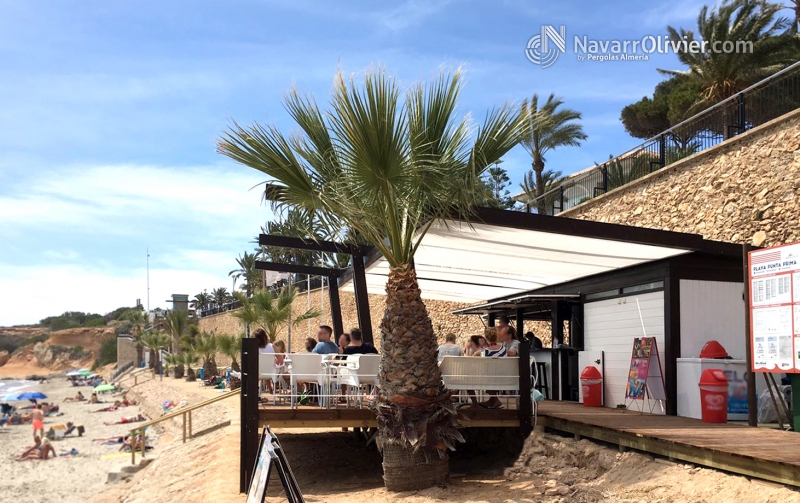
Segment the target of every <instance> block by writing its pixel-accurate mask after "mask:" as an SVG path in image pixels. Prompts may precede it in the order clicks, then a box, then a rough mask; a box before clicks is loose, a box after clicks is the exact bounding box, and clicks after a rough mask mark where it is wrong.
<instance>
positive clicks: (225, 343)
mask: <svg viewBox="0 0 800 503" xmlns="http://www.w3.org/2000/svg"><path fill="white" fill-rule="evenodd" d="M243 336H244V334H242V335H240V336H237V335H225V334H221V335H218V336H217V349H218V350H219V352H220V353H222V354H223V355H225V356H227V357H228V358H230V359H231V370H235V371H236V372H239V370H240V368H239V360H238V358H239V355H240V354H241V353H242V337H243Z"/></svg>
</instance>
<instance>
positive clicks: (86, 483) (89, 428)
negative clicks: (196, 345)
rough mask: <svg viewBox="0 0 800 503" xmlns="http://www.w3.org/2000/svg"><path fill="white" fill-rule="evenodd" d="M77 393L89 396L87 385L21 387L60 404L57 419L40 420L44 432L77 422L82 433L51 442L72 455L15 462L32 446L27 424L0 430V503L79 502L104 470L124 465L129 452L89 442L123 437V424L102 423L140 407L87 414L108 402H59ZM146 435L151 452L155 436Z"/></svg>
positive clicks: (57, 382)
mask: <svg viewBox="0 0 800 503" xmlns="http://www.w3.org/2000/svg"><path fill="white" fill-rule="evenodd" d="M78 390H80V391H81V392H82V393H83V394H84V395H85V396H87V397H88V396H89V395H91V388H90V387H88V386H81V387H73V386H72V385H71V384H70V383H69V382H68V381H66V379H65V378H63V377H59V378H53V379H50V382H49V383H45V384H41V385H36V386H33V387H30V388H26V389H25V391H40V392H42V393H44V394H45V395H47V397H48V399H47V400H44V401H46V402H54V403H57V404H58V405H59V406H60V409H61V412H62V413H63V415H62V416H55V417H47V418H45V421H44V425H45V431H47V429H49V428H50V427H51V426H52V425H55V424H66V423H67V421H70V422H73V423H75V424H82V425H83V426H84V428H85V429H86V433H85V434H84V435H83V437H80V438H79V437H77V435H75V434H73V435H71V436H68V437H66V438H64V439H62V440H54V441H53V442H52V444H53V447H54V448H55V450H56V453H62V452H67V451H70V450H71V449H76V450H77V451H78V454H77V455H76V456H72V457H59V458H55V459H52V458H51V459H49V460H47V461H21V462H18V461H15V460H14V458H15V457H17V456H18V455H19V454H21V453H22V452H23V451H24V450H25V449H26V448H27V447H30V446H31V445H33V428H32V426H31V423H25V424H22V425H14V426H6V427H5V428H0V470H2V473H3V476H2V477H0V495H2V497H0V501H15V502H19V503H40V502H42V501H58V502H61V503H73V502H75V503H78V502H83V501H85V500H86V499H87V497H88V496H89V495H91V494H95V493H97V492H100V491H102V490H103V487H104V484H105V483H106V480H107V478H108V473H109V472H113V471H119V469H120V468H122V467H123V466H126V465H129V464H130V454H127V455H126V454H121V453H118V450H119V445H104V444H100V443H98V442H93V441H92V439H94V438H107V437H111V436H112V435H124V434H126V433H127V431H128V430H127V426H125V425H114V426H106V425H104V424H103V423H104V422H105V421H116V420H118V419H120V418H122V417H130V416H135V415H136V414H138V413H139V412H140V409H139V408H138V407H135V406H132V407H126V408H120V409H118V410H117V411H115V412H100V413H93V412H92V411H95V410H98V409H100V408H103V407H105V406H107V405H109V404H108V403H106V404H94V405H89V404H87V403H86V402H74V403H63V401H64V399H65V398H67V397H71V396H75V394H76V393H77V391H78ZM101 399H102V400H105V401H106V402H111V403H113V401H114V397H111V396H110V395H108V396H105V397H102V396H101ZM12 405H16V406H25V405H29V402H13V403H12ZM148 436H149V437H150V439H151V443H152V444H154V445H155V446H156V448H157V446H158V439H157V438H156V437H157V434H156V433H155V432H148Z"/></svg>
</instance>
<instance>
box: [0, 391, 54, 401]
mask: <svg viewBox="0 0 800 503" xmlns="http://www.w3.org/2000/svg"><path fill="white" fill-rule="evenodd" d="M45 398H47V395H45V394H44V393H40V392H38V391H26V392H24V393H11V394H10V395H6V396H4V397H3V400H8V401H9V402H14V401H20V400H43V399H45Z"/></svg>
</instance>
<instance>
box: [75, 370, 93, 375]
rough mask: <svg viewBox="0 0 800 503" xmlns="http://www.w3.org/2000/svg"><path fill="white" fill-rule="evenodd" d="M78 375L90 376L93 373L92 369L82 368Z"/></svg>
mask: <svg viewBox="0 0 800 503" xmlns="http://www.w3.org/2000/svg"><path fill="white" fill-rule="evenodd" d="M78 375H82V376H84V377H88V376H90V375H92V371H91V370H87V369H80V370H79V371H78Z"/></svg>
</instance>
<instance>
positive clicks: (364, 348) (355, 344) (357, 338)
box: [342, 328, 378, 355]
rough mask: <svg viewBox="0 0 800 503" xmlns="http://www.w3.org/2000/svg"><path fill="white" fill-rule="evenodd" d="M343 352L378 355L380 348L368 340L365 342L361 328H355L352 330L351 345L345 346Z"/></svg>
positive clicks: (347, 353) (346, 353)
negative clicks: (376, 347)
mask: <svg viewBox="0 0 800 503" xmlns="http://www.w3.org/2000/svg"><path fill="white" fill-rule="evenodd" d="M342 354H345V355H377V354H378V350H377V349H375V346H373V345H372V344H370V343H368V342H364V339H363V336H362V334H361V329H359V328H353V329H351V330H350V345H349V346H347V347H346V348H344V351H343V352H342Z"/></svg>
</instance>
